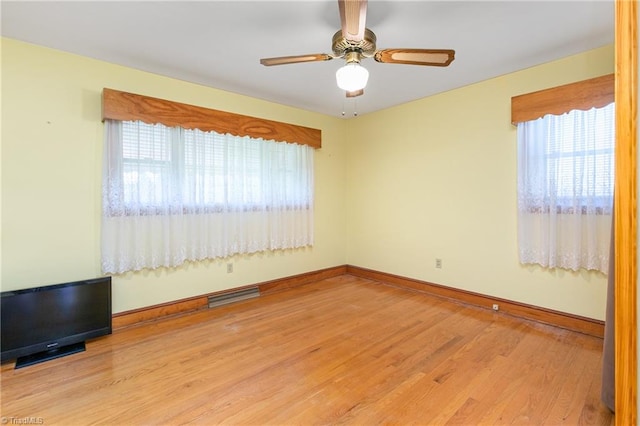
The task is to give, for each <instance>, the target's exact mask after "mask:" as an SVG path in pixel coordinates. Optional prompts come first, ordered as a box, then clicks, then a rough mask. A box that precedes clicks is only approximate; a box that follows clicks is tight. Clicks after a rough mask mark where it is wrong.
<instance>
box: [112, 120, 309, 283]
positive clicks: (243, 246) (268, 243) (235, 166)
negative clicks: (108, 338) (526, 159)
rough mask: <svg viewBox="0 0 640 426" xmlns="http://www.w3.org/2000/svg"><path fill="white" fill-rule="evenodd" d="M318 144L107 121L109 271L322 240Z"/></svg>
mask: <svg viewBox="0 0 640 426" xmlns="http://www.w3.org/2000/svg"><path fill="white" fill-rule="evenodd" d="M313 151H314V150H313V148H312V147H310V146H308V145H298V144H292V143H284V142H275V141H264V140H261V139H255V138H250V137H236V136H231V135H221V134H218V133H215V132H203V131H200V130H197V129H194V130H191V129H183V128H180V127H171V128H170V127H166V126H164V125H162V124H146V123H143V122H139V121H135V122H134V121H125V122H122V121H116V120H106V121H105V153H104V166H103V204H102V211H103V214H102V231H101V232H102V270H103V272H104V273H123V272H126V271H137V270H141V269H144V268H149V269H154V268H158V267H162V266H164V267H174V266H178V265H180V264H182V263H184V262H186V261H197V260H202V259H212V258H219V257H226V256H230V255H234V254H238V253H254V252H258V251H264V250H276V249H289V248H298V247H304V246H310V245H312V244H313V186H314V182H313Z"/></svg>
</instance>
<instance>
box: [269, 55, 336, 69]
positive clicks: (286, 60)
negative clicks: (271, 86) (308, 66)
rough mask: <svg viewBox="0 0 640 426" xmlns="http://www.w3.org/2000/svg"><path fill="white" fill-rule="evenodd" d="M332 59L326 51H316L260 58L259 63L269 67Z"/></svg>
mask: <svg viewBox="0 0 640 426" xmlns="http://www.w3.org/2000/svg"><path fill="white" fill-rule="evenodd" d="M330 59H333V56H331V55H327V54H326V53H316V54H312V55H296V56H279V57H276V58H262V59H260V63H261V64H262V65H264V66H267V67H270V66H272V65H285V64H297V63H300V62H319V61H328V60H330Z"/></svg>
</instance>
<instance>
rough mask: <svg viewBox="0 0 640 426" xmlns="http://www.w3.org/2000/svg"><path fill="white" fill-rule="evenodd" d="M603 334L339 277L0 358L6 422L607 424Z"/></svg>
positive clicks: (52, 423)
mask: <svg viewBox="0 0 640 426" xmlns="http://www.w3.org/2000/svg"><path fill="white" fill-rule="evenodd" d="M601 349H602V340H601V339H598V338H595V337H590V336H587V335H583V334H579V333H575V332H570V331H566V330H563V329H559V328H554V327H551V326H546V325H541V324H537V323H534V322H529V321H524V320H519V319H515V318H512V317H509V316H506V315H503V314H500V313H494V312H492V311H490V310H485V309H481V308H476V307H470V306H464V305H461V304H456V303H452V302H449V301H446V300H444V299H438V298H434V297H431V296H428V295H425V294H421V293H418V292H412V291H408V290H404V289H398V288H394V287H390V286H385V285H382V284H379V283H374V282H372V281H368V280H364V279H360V278H355V277H352V276H349V275H344V276H340V277H337V278H332V279H328V280H323V281H319V282H317V283H313V284H308V285H304V286H301V287H297V288H293V289H290V290H286V291H282V292H278V293H273V294H269V295H266V296H262V297H260V298H258V299H252V300H248V301H243V302H239V303H236V304H234V305H228V306H224V307H219V308H215V309H211V310H205V311H199V312H196V313H192V314H186V315H182V316H179V317H174V318H169V319H164V320H159V321H155V322H152V323H147V324H144V325H140V326H134V327H130V328H127V329H123V330H119V331H116V332H115V333H114V334H113V335H111V336H108V337H105V338H100V339H97V340H94V341H92V342H89V343H88V344H87V351H86V352H83V353H80V354H75V355H71V356H68V357H66V358H61V359H57V360H54V361H50V362H46V363H43V364H38V365H35V366H31V367H26V368H23V369H19V370H13V364H5V365H3V366H2V370H1V379H2V395H1V396H2V402H1V408H2V413H1V414H2V416H4V418H5V419H8V420H7V421H8V424H11V423H12V422H13V423H16V421H20V420H21V419H24V418H35V420H36V421H40V420H41V421H42V422H43V424H45V425H54V424H60V425H85V424H118V425H122V424H184V423H194V424H207V425H210V424H238V425H240V424H242V425H264V424H272V425H276V424H278V425H279V424H283V425H284V424H286V425H307V424H309V425H311V424H358V425H368V424H380V423H384V424H400V425H405V424H423V425H442V424H460V425H479V424H512V423H516V424H536V425H538V424H549V425H557V424H568V425H577V424H585V425H588V424H589V425H608V424H612V421H613V416H612V414H611V413H610V412H609V411H608V410H607V409H606V408H605V407H604V406H603V405H602V404H601V402H600V398H599V392H600V372H601Z"/></svg>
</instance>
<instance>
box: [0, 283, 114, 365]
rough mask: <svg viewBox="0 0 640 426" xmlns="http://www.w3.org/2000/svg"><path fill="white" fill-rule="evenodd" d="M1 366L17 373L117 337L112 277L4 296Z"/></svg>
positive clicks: (1, 295) (0, 324) (0, 318)
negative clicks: (96, 341) (8, 365)
mask: <svg viewBox="0 0 640 426" xmlns="http://www.w3.org/2000/svg"><path fill="white" fill-rule="evenodd" d="M0 299H1V305H0V328H1V330H0V351H1V355H0V362H2V363H5V362H7V361H10V360H13V359H16V365H15V368H21V367H26V366H27V365H32V364H36V363H38V362H43V361H47V360H50V359H54V358H59V357H61V356H65V355H70V354H72V353H76V352H81V351H83V350H85V341H86V340H88V339H93V338H96V337H100V336H104V335H107V334H111V277H101V278H94V279H88V280H83V281H74V282H68V283H63V284H55V285H47V286H42V287H35V288H28V289H21V290H13V291H3V292H2V293H0Z"/></svg>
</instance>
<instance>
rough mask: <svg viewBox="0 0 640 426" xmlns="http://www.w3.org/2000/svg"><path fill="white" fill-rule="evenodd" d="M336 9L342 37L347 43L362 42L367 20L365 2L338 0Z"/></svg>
mask: <svg viewBox="0 0 640 426" xmlns="http://www.w3.org/2000/svg"><path fill="white" fill-rule="evenodd" d="M338 8H339V9H340V23H341V24H342V36H343V37H344V38H345V39H346V40H347V41H353V42H356V43H357V42H360V41H362V40H363V39H364V29H365V25H366V20H367V0H338Z"/></svg>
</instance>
